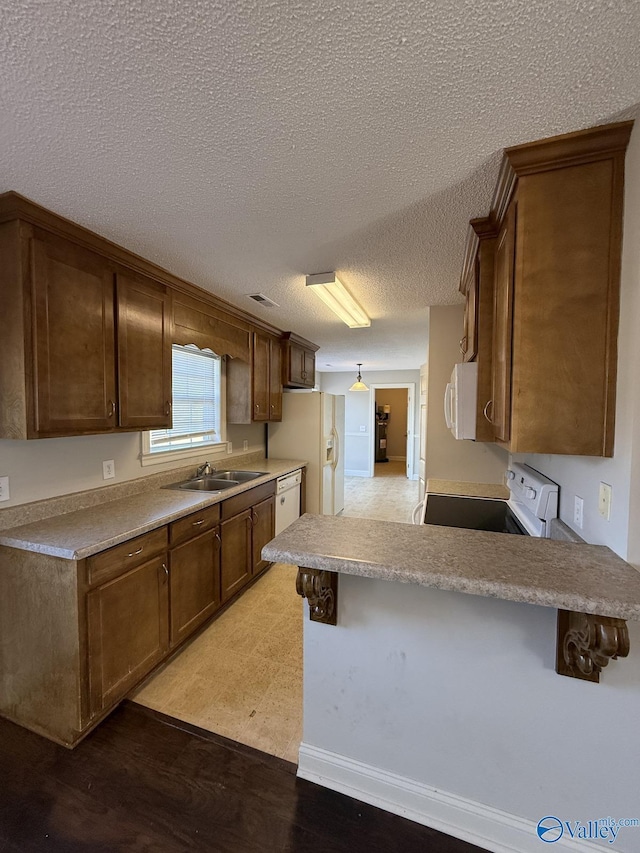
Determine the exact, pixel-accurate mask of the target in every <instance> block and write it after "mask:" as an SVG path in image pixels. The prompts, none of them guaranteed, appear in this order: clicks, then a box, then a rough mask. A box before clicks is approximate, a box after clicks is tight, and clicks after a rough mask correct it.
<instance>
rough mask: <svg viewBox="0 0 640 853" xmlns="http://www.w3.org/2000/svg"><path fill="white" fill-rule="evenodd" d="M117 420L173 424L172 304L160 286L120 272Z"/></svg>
mask: <svg viewBox="0 0 640 853" xmlns="http://www.w3.org/2000/svg"><path fill="white" fill-rule="evenodd" d="M116 284H117V287H116V290H117V299H118V388H119V399H120V407H119V408H120V417H119V423H120V426H122V427H127V428H130V429H163V428H165V427H171V400H172V397H171V303H170V296H169V294H168V293H167V292H166V290H165V288H164V287H163V286H162V285H159V284H156V283H155V282H154V281H152V280H151V279H149V278H146V277H145V276H142V275H138V274H135V273H124V272H119V273H118V275H117V282H116Z"/></svg>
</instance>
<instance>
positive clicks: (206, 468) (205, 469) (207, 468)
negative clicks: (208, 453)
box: [196, 462, 216, 477]
mask: <svg viewBox="0 0 640 853" xmlns="http://www.w3.org/2000/svg"><path fill="white" fill-rule="evenodd" d="M215 472H216V469H215V468H212V467H211V465H209V463H208V462H205V463H204V465H200V467H199V468H198V469H197V470H196V477H209V476H211V474H215Z"/></svg>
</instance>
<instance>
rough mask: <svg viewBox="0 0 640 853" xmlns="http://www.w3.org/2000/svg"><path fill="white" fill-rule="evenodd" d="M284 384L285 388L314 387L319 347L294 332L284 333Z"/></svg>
mask: <svg viewBox="0 0 640 853" xmlns="http://www.w3.org/2000/svg"><path fill="white" fill-rule="evenodd" d="M283 337H284V361H283V371H282V384H283V385H284V387H285V388H313V387H314V386H315V384H316V351H317V350H318V347H317V346H316V345H315V344H312V343H311V341H307V340H305V339H304V338H301V337H299V336H298V335H295V334H294V333H293V332H285V333H284V336H283Z"/></svg>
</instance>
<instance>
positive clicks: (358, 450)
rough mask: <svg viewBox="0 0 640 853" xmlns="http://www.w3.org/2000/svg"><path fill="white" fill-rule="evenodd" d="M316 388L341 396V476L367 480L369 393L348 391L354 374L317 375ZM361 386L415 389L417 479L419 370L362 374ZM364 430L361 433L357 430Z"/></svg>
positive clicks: (370, 428)
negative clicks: (397, 386) (342, 442)
mask: <svg viewBox="0 0 640 853" xmlns="http://www.w3.org/2000/svg"><path fill="white" fill-rule="evenodd" d="M317 375H318V377H319V379H318V387H319V389H320V390H321V391H326V392H327V393H329V394H344V395H345V451H344V459H345V473H346V474H347V476H355V477H358V476H359V477H368V476H369V459H370V454H371V453H372V448H373V442H374V436H373V433H372V429H373V424H372V423H371V392H370V391H352V392H351V393H350V392H349V388H350V387H351V386H352V385H353V383H354V382H355V381H356V377H355V373H319V374H317ZM362 380H363V382H364V383H365V384H366V385H368V386H371V385H394V384H398V385H407V384H409V383H412V384H414V385H415V391H414V401H415V406H414V423H413V428H412V429H413V436H414V437H413V442H414V453H413V459H414V471H413V476H414V477H417V466H418V435H419V433H418V417H419V408H420V407H419V405H418V397H417V395H418V393H419V390H420V371H419V370H376V371H365V372H364V373H363V374H362ZM361 426H364V427H365V431H364V432H362V431H361V430H360V427H361Z"/></svg>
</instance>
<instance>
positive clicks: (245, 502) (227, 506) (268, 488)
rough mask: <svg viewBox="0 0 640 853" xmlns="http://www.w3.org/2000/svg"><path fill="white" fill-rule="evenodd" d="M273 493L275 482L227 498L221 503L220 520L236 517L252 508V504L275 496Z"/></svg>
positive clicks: (274, 491)
mask: <svg viewBox="0 0 640 853" xmlns="http://www.w3.org/2000/svg"><path fill="white" fill-rule="evenodd" d="M275 493H276V481H275V480H272V481H271V482H270V483H265V484H264V485H263V486H256V487H255V489H249V491H248V492H243V493H242V494H241V495H236V496H235V497H233V498H229V499H228V500H226V501H223V502H222V518H223V520H224V519H227V518H231V517H232V516H233V515H237V514H238V513H239V512H243V511H244V510H245V509H249V507H252V506H253V505H254V504H257V503H260V501H263V500H265V498H268V497H269V496H270V495H275Z"/></svg>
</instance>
